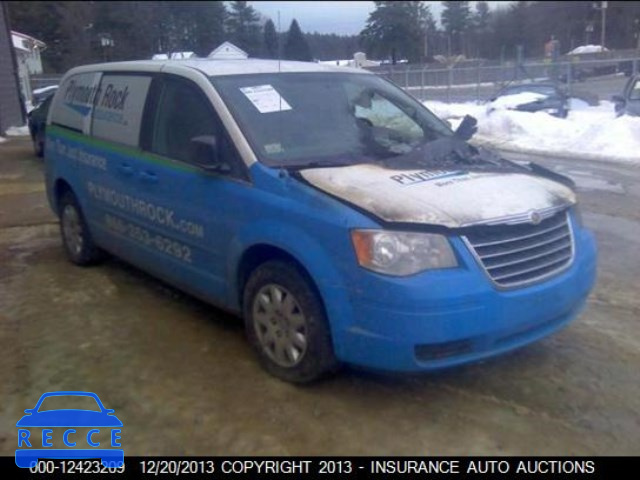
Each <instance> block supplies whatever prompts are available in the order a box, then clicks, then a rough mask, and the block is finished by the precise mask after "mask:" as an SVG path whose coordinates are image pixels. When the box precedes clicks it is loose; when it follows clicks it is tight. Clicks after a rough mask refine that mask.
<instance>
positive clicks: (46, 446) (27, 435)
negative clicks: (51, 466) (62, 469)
mask: <svg viewBox="0 0 640 480" xmlns="http://www.w3.org/2000/svg"><path fill="white" fill-rule="evenodd" d="M52 397H72V398H71V400H76V399H78V398H81V397H84V399H82V400H83V401H85V402H87V401H88V402H89V403H90V404H91V405H92V406H94V405H95V407H94V408H92V409H90V410H89V409H86V410H85V409H60V408H57V409H53V410H50V409H45V408H43V406H42V405H43V402H45V400H47V399H51V398H52ZM73 397H75V398H73ZM58 400H59V399H58ZM49 403H51V401H50V400H49ZM24 412H25V413H26V415H25V416H24V417H22V418H21V419H20V420H18V423H17V424H16V427H18V449H17V450H16V465H18V467H23V468H30V467H34V466H35V465H36V464H37V463H38V460H40V459H44V458H49V459H87V458H100V459H101V460H102V465H104V466H105V467H120V466H122V465H123V464H124V450H122V449H121V448H117V447H121V444H120V438H121V429H120V427H122V422H121V421H120V420H119V419H118V417H116V416H115V415H114V410H110V409H107V408H105V407H104V405H103V404H102V402H101V401H100V398H98V395H96V394H95V393H91V392H68V391H64V392H49V393H45V394H44V395H42V396H41V397H40V400H38V403H37V404H36V406H35V407H34V408H32V409H27V410H25V411H24ZM40 427H41V428H42V435H41V438H40V437H39V436H37V435H32V433H35V432H34V431H33V430H30V429H33V428H40ZM76 428H85V429H86V428H90V430H88V432H87V433H86V436H84V435H80V434H79V433H78V431H77V430H76ZM53 429H56V430H64V433H63V434H62V436H61V440H62V443H63V445H64V447H66V448H53V447H54V445H53V440H54V438H53V437H54V434H53V432H54V430H53ZM101 429H103V430H104V429H110V435H109V438H110V447H111V448H98V447H100V446H101V443H103V444H104V443H105V442H104V440H103V441H102V442H98V441H97V439H96V437H97V436H98V435H99V434H100V432H101ZM85 439H86V444H87V445H88V446H89V447H91V448H74V447H76V445H83V443H85V442H84V440H85ZM55 440H56V441H59V440H60V438H59V436H56V439H55ZM40 446H41V447H42V448H39V447H40ZM60 446H62V445H60Z"/></svg>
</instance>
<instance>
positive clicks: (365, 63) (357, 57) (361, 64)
mask: <svg viewBox="0 0 640 480" xmlns="http://www.w3.org/2000/svg"><path fill="white" fill-rule="evenodd" d="M319 63H322V64H324V65H335V66H338V67H355V68H367V67H378V66H380V62H379V61H377V60H367V56H366V55H365V54H364V53H363V52H356V53H354V54H353V59H352V60H326V61H322V62H319Z"/></svg>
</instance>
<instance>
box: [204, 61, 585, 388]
mask: <svg viewBox="0 0 640 480" xmlns="http://www.w3.org/2000/svg"><path fill="white" fill-rule="evenodd" d="M211 82H212V85H213V86H214V88H215V89H216V91H217V92H218V93H219V94H220V97H221V98H222V100H223V101H224V103H225V104H226V105H227V107H228V108H229V112H230V114H231V116H232V117H233V120H234V121H235V123H236V124H237V125H238V126H239V127H240V130H242V132H243V134H244V136H245V138H246V140H247V142H248V144H249V145H250V147H251V150H252V151H253V153H254V154H255V159H256V160H257V161H256V164H253V165H251V170H250V171H251V172H252V177H253V179H254V182H255V185H256V187H257V190H264V191H265V193H267V194H268V198H272V196H273V195H274V194H275V196H277V197H278V198H279V199H280V200H281V204H280V207H279V208H277V209H275V210H274V211H272V212H271V211H270V212H267V211H266V210H265V211H264V212H263V215H262V216H261V218H262V219H263V220H264V221H267V222H269V221H272V222H273V223H275V224H278V223H281V222H282V221H283V218H286V219H287V228H289V227H291V228H294V229H298V230H299V231H300V232H303V233H300V235H299V236H300V238H307V241H306V243H308V244H309V245H312V244H313V245H314V248H317V249H318V251H317V252H316V253H315V254H313V255H310V254H307V252H306V249H307V248H306V245H305V244H302V243H303V242H298V241H296V240H294V239H293V238H294V237H295V235H293V234H292V235H287V240H283V239H282V237H281V236H279V237H277V239H278V242H280V245H279V246H280V247H282V245H284V244H288V245H289V247H290V248H289V250H287V252H288V253H290V254H291V257H292V258H291V259H289V260H293V261H295V260H300V262H299V263H300V264H301V268H302V269H305V270H306V271H307V272H308V273H309V277H310V278H311V279H312V281H313V282H314V283H315V287H317V291H318V293H319V295H320V297H321V299H322V302H323V304H324V310H325V311H326V314H327V322H328V324H329V327H330V333H331V341H332V344H333V353H335V356H336V358H337V359H338V360H339V361H342V362H345V363H348V364H354V365H360V366H365V367H370V368H374V369H381V370H393V371H423V370H432V369H438V368H443V367H449V366H453V365H457V364H462V363H466V362H471V361H475V360H479V359H482V358H485V357H490V356H493V355H497V354H500V353H502V352H506V351H508V350H512V349H515V348H517V347H520V346H523V345H525V344H528V343H531V342H533V341H535V340H538V339H540V338H542V337H544V336H546V335H548V334H550V333H552V332H554V331H556V330H558V329H560V328H561V327H563V326H564V325H566V324H567V323H569V322H570V321H571V319H572V318H574V317H575V315H576V314H577V313H578V312H579V311H580V310H581V308H582V307H583V306H584V304H585V302H586V298H587V296H588V294H589V292H590V290H591V288H592V287H593V284H594V281H595V275H596V247H595V242H594V239H593V237H592V235H591V234H590V233H589V232H588V231H587V230H585V229H584V228H583V227H582V225H581V223H580V220H579V215H578V214H577V207H576V203H577V199H576V194H575V192H574V191H573V188H572V185H571V181H570V180H569V179H567V178H566V177H561V176H559V175H557V174H554V173H553V172H551V171H549V170H546V169H544V168H543V167H540V166H537V165H535V164H529V165H520V164H516V163H513V162H509V161H506V160H504V159H502V158H500V157H498V156H497V155H495V154H493V153H492V152H489V151H487V150H485V149H483V148H479V147H475V146H473V145H471V144H469V143H468V142H467V140H469V138H470V133H471V134H472V128H470V129H469V130H468V131H456V132H452V131H451V129H450V128H449V127H448V126H447V125H446V124H445V123H444V122H442V121H441V120H440V119H438V118H437V117H435V116H434V115H433V114H432V113H431V112H429V111H428V110H427V109H426V108H424V106H423V105H421V104H420V103H418V102H417V101H416V100H415V99H413V98H412V97H410V96H409V95H407V94H406V93H404V92H402V91H401V90H400V89H398V88H397V87H395V86H393V85H392V84H390V83H388V82H386V81H384V80H382V79H381V78H379V77H377V76H375V75H371V74H366V73H355V72H353V71H347V72H345V73H342V72H329V71H324V70H323V71H319V72H312V71H309V72H306V71H304V72H303V71H300V72H295V73H292V72H282V73H281V72H277V73H274V72H271V73H256V74H247V75H235V76H231V75H229V76H224V75H222V76H220V77H212V79H211ZM463 123H465V122H463ZM466 123H467V126H469V125H471V123H472V122H471V123H470V122H466ZM459 130H460V129H459ZM263 178H264V179H266V178H268V179H269V182H265V183H264V184H263V182H262V181H261V179H263ZM263 204H264V205H266V203H265V202H263ZM280 208H281V209H280ZM311 239H312V240H311ZM255 241H256V242H258V240H255ZM264 242H265V243H268V240H265V241H264ZM287 242H288V243H287ZM309 248H311V247H309ZM329 270H331V272H339V275H338V276H335V275H333V274H331V275H329V273H328V272H329ZM312 290H313V288H312ZM249 293H253V290H250V292H249ZM256 302H257V303H255V302H254V303H255V304H259V302H260V300H259V299H258V300H256ZM247 312H248V313H250V312H249V311H248V310H246V311H245V313H247ZM273 321H274V322H275V323H274V324H278V325H280V324H279V323H278V322H279V320H278V319H276V320H273ZM251 328H252V327H251V321H250V322H249V331H252V330H251ZM256 328H261V327H256ZM265 328H266V327H265ZM276 332H277V333H279V332H280V330H278V329H276ZM254 343H256V347H257V349H258V350H260V349H263V350H264V349H265V348H267V347H268V346H265V342H263V344H262V345H260V344H259V342H254ZM278 372H279V373H277V375H278V376H281V377H285V378H287V377H286V375H285V374H283V371H282V369H280V370H278ZM285 373H286V372H285Z"/></svg>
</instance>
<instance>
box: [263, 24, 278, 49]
mask: <svg viewBox="0 0 640 480" xmlns="http://www.w3.org/2000/svg"><path fill="white" fill-rule="evenodd" d="M263 44H264V55H265V58H278V53H279V52H278V50H279V42H278V34H277V33H276V26H275V25H274V24H273V21H272V20H271V19H269V20H267V23H265V24H264V42H263Z"/></svg>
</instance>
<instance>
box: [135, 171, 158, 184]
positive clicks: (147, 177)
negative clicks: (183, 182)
mask: <svg viewBox="0 0 640 480" xmlns="http://www.w3.org/2000/svg"><path fill="white" fill-rule="evenodd" d="M139 178H140V180H141V181H143V182H145V183H158V176H157V175H156V174H155V173H153V172H140V175H139Z"/></svg>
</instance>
